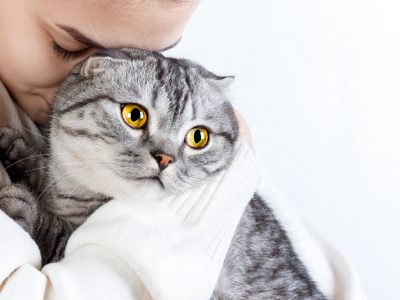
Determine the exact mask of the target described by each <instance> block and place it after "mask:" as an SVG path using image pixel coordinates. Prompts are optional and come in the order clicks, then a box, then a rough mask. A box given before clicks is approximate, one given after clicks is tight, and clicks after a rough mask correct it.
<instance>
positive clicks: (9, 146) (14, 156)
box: [0, 127, 44, 188]
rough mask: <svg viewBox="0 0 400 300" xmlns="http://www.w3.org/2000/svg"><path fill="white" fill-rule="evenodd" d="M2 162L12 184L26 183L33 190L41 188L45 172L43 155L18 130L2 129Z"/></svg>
mask: <svg viewBox="0 0 400 300" xmlns="http://www.w3.org/2000/svg"><path fill="white" fill-rule="evenodd" d="M0 160H1V162H2V163H3V166H4V167H5V169H6V171H7V173H8V174H9V176H10V178H11V181H12V182H25V183H26V184H28V185H29V186H31V187H32V188H37V187H38V186H39V184H40V180H42V178H43V176H41V175H42V174H41V173H42V172H43V170H44V168H43V161H42V159H41V155H40V154H38V152H37V151H36V150H35V149H33V148H32V147H31V146H30V145H29V144H27V143H26V142H25V140H24V139H23V137H22V135H21V134H20V133H19V132H18V131H17V130H15V129H11V128H8V127H1V128H0Z"/></svg>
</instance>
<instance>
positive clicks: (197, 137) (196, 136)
mask: <svg viewBox="0 0 400 300" xmlns="http://www.w3.org/2000/svg"><path fill="white" fill-rule="evenodd" d="M201 136H202V134H201V131H200V130H198V129H197V130H196V131H195V132H194V134H193V139H194V142H195V143H196V144H197V143H199V142H200V141H201Z"/></svg>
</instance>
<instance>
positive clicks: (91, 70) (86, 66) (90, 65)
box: [80, 56, 113, 77]
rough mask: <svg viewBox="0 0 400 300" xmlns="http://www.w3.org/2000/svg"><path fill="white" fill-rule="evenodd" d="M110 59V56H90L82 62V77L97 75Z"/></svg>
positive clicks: (104, 68) (102, 70) (108, 64)
mask: <svg viewBox="0 0 400 300" xmlns="http://www.w3.org/2000/svg"><path fill="white" fill-rule="evenodd" d="M112 60H113V58H111V57H104V56H91V57H89V58H88V59H87V60H86V61H85V62H84V63H83V64H82V67H81V69H80V74H81V75H82V76H84V77H91V76H95V75H98V74H100V73H102V72H104V71H105V70H106V69H107V67H108V66H110V63H111V61H112Z"/></svg>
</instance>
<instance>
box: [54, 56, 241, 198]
mask: <svg viewBox="0 0 400 300" xmlns="http://www.w3.org/2000/svg"><path fill="white" fill-rule="evenodd" d="M231 81H232V78H231V77H219V76H216V75H215V74H213V73H211V72H209V71H207V70H206V69H205V68H203V67H202V66H200V65H198V64H195V63H193V62H191V61H189V60H185V59H175V58H166V57H164V56H162V55H161V54H158V53H153V52H148V51H142V50H134V49H119V50H112V51H106V52H103V53H99V55H97V56H93V57H90V58H88V59H87V60H85V61H84V62H82V63H81V64H79V65H77V66H76V67H75V69H74V70H73V72H72V73H71V75H70V76H68V77H67V78H66V80H65V81H64V83H63V84H62V86H61V88H60V89H59V91H58V92H57V94H56V97H55V106H54V111H53V117H52V120H51V141H52V142H51V155H52V159H51V167H50V168H51V174H53V176H56V177H57V178H58V180H59V179H60V178H64V179H65V184H67V185H68V184H70V185H71V184H72V185H73V184H76V187H74V186H72V185H71V186H70V187H69V188H71V189H72V188H75V189H81V188H84V189H89V190H90V191H92V192H99V193H103V194H107V195H110V196H118V195H126V194H129V193H134V192H136V191H138V189H141V188H148V187H150V188H151V189H155V190H158V191H160V190H163V191H165V192H167V193H179V192H182V191H184V190H187V189H189V188H190V187H192V186H195V185H197V184H198V183H199V182H206V181H208V180H212V179H213V176H214V175H215V174H217V173H218V172H220V171H221V170H223V169H224V168H225V167H226V166H227V165H228V164H229V163H230V160H231V158H232V154H233V150H234V147H235V143H236V140H237V136H238V124H237V120H236V118H235V115H234V111H233V108H232V106H231V104H230V102H229V100H228V97H227V95H226V88H227V86H228V85H229V83H230V82H231ZM74 182H75V183H74ZM78 185H79V186H78ZM67 187H68V186H67Z"/></svg>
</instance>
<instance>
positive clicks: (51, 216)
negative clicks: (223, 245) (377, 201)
mask: <svg viewBox="0 0 400 300" xmlns="http://www.w3.org/2000/svg"><path fill="white" fill-rule="evenodd" d="M231 80H232V79H231V78H230V77H219V76H216V75H214V74H213V73H211V72H209V71H207V70H206V69H204V68H203V67H201V66H200V65H198V64H195V63H193V62H191V61H189V60H185V59H174V58H166V57H164V56H162V55H161V54H158V53H153V52H147V51H141V50H134V49H119V50H109V51H103V52H102V53H99V54H98V55H96V56H94V57H91V58H89V59H87V60H85V61H84V62H82V63H81V64H79V65H77V66H76V67H75V68H74V70H73V71H72V73H71V74H70V75H69V76H68V77H67V78H66V80H65V81H64V83H63V84H62V86H61V87H60V89H59V91H58V92H57V95H56V97H55V107H54V110H53V113H52V118H51V122H50V124H51V125H50V130H49V149H48V151H45V154H41V153H40V152H39V151H38V150H35V149H31V147H29V145H27V144H26V143H25V142H24V141H23V139H22V138H21V136H20V135H19V134H18V133H16V132H15V131H13V130H11V129H8V128H2V129H1V131H0V156H1V158H2V162H3V164H5V165H6V166H10V168H9V169H8V170H9V172H10V176H11V177H12V180H13V181H14V184H13V185H11V186H6V187H3V188H2V189H1V190H0V208H1V209H2V210H4V211H5V212H6V213H7V214H9V215H10V216H11V217H12V218H14V220H16V221H17V222H18V223H19V224H20V225H21V226H22V227H23V228H24V229H25V230H26V231H28V232H29V233H30V234H31V236H32V237H33V238H34V239H35V240H36V241H37V243H38V245H39V247H40V249H41V253H42V257H43V262H44V263H47V262H51V261H57V260H59V259H60V258H61V257H62V255H63V250H64V247H65V244H66V242H67V240H68V237H69V236H70V234H71V233H72V232H73V230H74V229H75V228H76V227H77V226H79V225H80V224H82V223H83V222H84V221H85V220H86V218H87V217H88V216H89V215H90V214H91V213H92V212H93V211H94V210H95V209H96V208H98V207H99V206H101V205H102V204H104V203H105V202H107V201H109V200H111V199H112V198H113V197H119V196H121V195H129V194H130V193H134V192H135V191H137V190H138V189H143V188H145V189H146V188H147V189H154V190H157V189H158V192H160V193H167V194H171V193H179V192H181V191H184V190H187V189H189V188H190V187H192V186H194V185H197V184H199V183H201V182H202V181H203V182H204V180H205V179H207V180H209V179H210V178H212V176H213V175H214V174H217V173H218V172H220V171H221V170H223V169H224V168H226V166H227V165H228V164H229V163H230V161H231V159H232V155H233V149H234V146H235V143H236V141H237V137H238V124H237V120H236V119H235V115H234V113H233V109H232V106H231V104H230V103H229V102H228V99H227V96H226V87H227V86H228V85H229V82H230V81H231ZM46 153H47V154H46ZM21 174H22V176H21ZM15 182H20V183H15ZM212 299H325V297H324V296H323V295H322V293H321V292H320V291H319V290H318V288H317V287H316V284H315V283H314V282H313V281H312V279H311V278H310V276H309V274H308V273H307V270H306V268H305V266H304V265H303V264H302V262H301V261H300V260H299V258H298V257H297V255H296V253H295V251H294V249H293V247H292V245H291V242H290V240H289V239H288V236H287V235H286V233H285V231H284V230H283V228H282V227H281V226H280V224H279V222H278V221H277V220H276V218H275V217H274V214H273V212H272V210H271V209H270V208H269V207H268V205H267V204H266V202H265V201H264V200H263V199H261V197H260V196H258V195H257V194H255V195H254V197H253V199H252V200H251V201H250V203H249V205H248V207H247V208H246V210H245V212H244V215H243V217H242V219H241V222H240V224H239V226H238V228H237V231H236V234H235V236H234V239H233V241H232V244H231V246H230V249H229V251H228V254H227V257H226V259H225V262H224V267H223V270H222V273H221V274H220V278H219V281H218V284H217V286H216V288H215V291H214V294H213V296H212Z"/></svg>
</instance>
